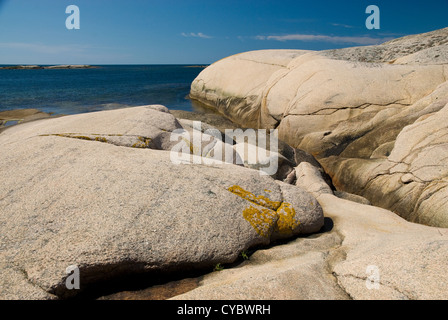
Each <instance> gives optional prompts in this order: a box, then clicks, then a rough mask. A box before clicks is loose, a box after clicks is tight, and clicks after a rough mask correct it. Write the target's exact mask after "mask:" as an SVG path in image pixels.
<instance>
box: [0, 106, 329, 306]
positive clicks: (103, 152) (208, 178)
mask: <svg viewBox="0 0 448 320" xmlns="http://www.w3.org/2000/svg"><path fill="white" fill-rule="evenodd" d="M179 129H182V127H181V126H180V123H179V122H178V121H177V120H176V119H175V118H174V117H173V116H172V115H171V114H170V113H169V112H168V109H166V108H165V107H163V106H143V107H135V108H127V109H118V110H110V111H102V112H96V113H89V114H80V115H72V116H66V117H62V118H55V119H46V120H39V121H34V122H30V123H25V124H21V125H18V126H14V127H11V128H9V129H8V130H6V131H4V132H2V133H1V134H0V146H1V147H0V148H1V150H2V157H1V158H0V167H1V168H2V183H1V184H0V207H1V208H2V210H1V214H0V261H1V262H0V270H1V272H0V274H1V276H0V286H1V288H2V290H1V292H0V298H1V299H57V298H67V297H71V296H75V295H78V294H79V293H81V292H88V291H89V290H91V289H92V288H93V287H95V286H100V285H101V283H103V282H105V281H114V280H116V279H120V278H123V277H127V276H130V275H133V276H145V277H151V276H153V277H157V276H159V275H160V274H175V273H176V272H180V271H183V270H207V269H208V270H211V269H213V267H214V266H215V265H216V264H218V263H223V264H225V263H232V262H233V261H235V260H236V259H237V258H238V255H239V254H240V252H241V251H243V250H247V249H248V248H251V247H254V246H259V245H267V244H269V243H271V242H272V241H274V240H278V239H285V238H288V237H293V236H297V235H298V234H307V233H313V232H317V231H318V230H319V229H320V228H321V227H322V226H323V214H322V209H321V207H320V205H319V204H318V202H317V201H316V199H315V198H314V197H312V196H311V195H310V194H309V193H307V192H306V191H304V190H302V189H300V188H299V187H296V186H291V185H287V184H283V183H281V182H279V181H276V180H274V179H273V178H271V177H269V176H266V175H260V173H259V171H257V170H252V169H248V168H244V167H242V166H235V165H232V164H224V163H222V164H214V165H201V164H194V163H186V164H174V163H173V162H172V161H171V159H170V148H171V146H172V145H170V144H169V143H168V142H170V139H169V137H168V135H170V133H171V132H173V131H175V130H179ZM69 267H78V270H79V274H80V290H76V289H72V290H70V289H69V288H68V287H67V285H66V281H67V280H68V279H69V273H68V272H67V268H69ZM70 270H71V269H70Z"/></svg>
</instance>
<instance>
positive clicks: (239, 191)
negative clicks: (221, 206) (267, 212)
mask: <svg viewBox="0 0 448 320" xmlns="http://www.w3.org/2000/svg"><path fill="white" fill-rule="evenodd" d="M228 190H229V191H230V192H232V193H233V194H236V195H237V196H239V197H241V198H243V199H245V200H247V201H250V202H252V203H255V204H258V205H259V206H262V207H266V208H268V209H271V210H274V211H276V210H277V209H278V208H279V207H280V205H281V202H280V201H272V200H270V199H269V198H268V197H265V196H255V195H254V194H253V193H252V192H249V191H246V190H244V189H243V188H241V187H240V186H232V187H230V188H229V189H228Z"/></svg>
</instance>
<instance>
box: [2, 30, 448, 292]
mask: <svg viewBox="0 0 448 320" xmlns="http://www.w3.org/2000/svg"><path fill="white" fill-rule="evenodd" d="M447 37H448V28H447V29H443V30H438V31H435V32H433V33H429V34H423V35H416V36H411V37H406V38H403V39H401V40H400V39H397V40H394V41H392V42H390V43H386V44H384V45H380V46H372V47H363V48H349V49H341V51H338V50H336V51H331V52H320V53H317V52H309V51H306V52H305V51H296V50H267V51H265V50H263V51H257V52H249V53H243V54H240V55H237V56H233V57H229V58H226V59H223V60H220V61H219V62H217V63H215V64H212V65H211V66H209V67H207V68H206V69H204V70H203V71H202V72H201V74H200V75H199V76H198V78H197V79H196V80H195V81H194V82H193V84H192V90H191V96H192V97H193V98H195V99H197V100H199V101H201V102H202V103H205V104H207V105H208V106H209V107H211V108H215V109H216V110H218V111H220V112H221V113H222V114H224V115H226V117H227V118H229V119H231V120H232V121H231V122H230V121H228V120H226V119H223V118H222V117H220V116H218V115H204V114H195V113H186V112H182V111H170V110H168V109H167V108H166V107H164V106H160V105H149V106H140V107H132V108H125V109H116V110H108V111H100V112H93V113H87V114H78V115H69V116H64V117H50V118H47V119H40V120H37V121H30V122H27V123H21V124H19V125H14V126H9V127H8V128H7V129H6V130H4V131H3V132H0V148H1V150H2V157H1V158H0V167H1V168H2V170H3V173H2V183H1V184H0V206H1V207H2V208H3V209H2V212H1V214H0V287H1V288H2V290H1V292H0V299H36V300H44V299H70V298H77V297H79V298H82V297H88V298H100V299H109V300H113V299H117V300H124V299H173V300H178V299H182V300H189V299H195V300H211V299H219V300H229V299H231V300H233V299H238V300H239V299H241V300H263V299H264V300H317V299H320V300H352V299H354V300H369V299H384V300H407V299H411V300H433V299H440V300H446V299H448V291H447V290H446V288H447V284H448V272H447V270H446V262H447V261H448V229H447V225H446V221H448V217H447V216H448V215H447V213H446V206H445V205H444V204H445V203H446V199H447V197H446V191H445V190H446V188H445V185H446V184H447V172H448V166H447V165H446V161H445V159H446V158H447V155H448V149H447V146H448V142H447V141H446V137H448V135H447V134H446V130H447V123H448V122H447V121H446V120H447V117H446V115H447V112H446V111H447V110H448V95H447V93H448V91H447V79H448V68H447V64H448V59H447V60H444V59H445V58H444V57H448V55H447V51H446V48H445V47H444V46H445V45H446V44H445V42H444V41H445V39H447ZM416 41H417V42H419V43H423V44H425V45H423V46H419V50H417V49H416V46H415V42H416ZM436 55H437V57H435V56H436ZM441 55H442V57H441ZM362 57H364V58H363V59H365V61H360V59H361V58H362ZM390 59H393V60H390ZM433 59H435V60H433ZM383 60H384V61H383ZM367 61H369V62H367ZM431 61H435V63H431ZM30 114H31V115H32V114H33V112H30ZM34 114H36V112H35V111H34ZM14 117H15V118H18V117H17V115H14V116H11V115H10V119H12V118H14ZM4 118H5V117H4ZM238 127H243V128H254V129H258V128H263V129H265V128H267V129H274V128H276V129H278V134H279V137H280V139H279V140H278V143H276V142H277V140H276V139H272V137H275V136H273V135H270V136H263V137H265V138H266V139H267V141H269V143H267V144H266V143H261V142H263V141H262V140H261V139H257V140H251V139H249V138H247V140H245V139H244V135H245V134H247V133H248V132H252V131H243V130H240V131H238V130H237V129H238ZM225 129H231V131H226V130H225ZM253 132H258V133H259V132H263V131H257V130H253ZM229 135H230V136H231V139H229ZM259 137H261V136H259ZM264 142H266V141H264ZM173 150H175V151H173ZM247 151H248V152H249V153H247ZM255 154H256V155H257V157H256V161H255V162H252V161H251V158H250V156H249V155H255ZM217 155H230V157H221V158H220V159H221V160H222V161H214V160H216V159H218V158H216V156H217ZM212 160H213V161H212ZM272 163H275V164H276V165H277V170H276V171H275V172H270V171H264V169H265V168H266V167H267V166H270V165H271V164H272ZM267 172H268V173H267ZM397 199H398V200H397ZM388 208H389V209H388ZM417 222H418V223H417ZM69 269H70V270H78V272H79V277H80V283H81V287H80V288H73V287H71V286H70V285H68V284H67V283H68V282H67V281H69V279H71V277H72V276H73V275H74V274H73V275H72V274H70V272H67V270H69ZM136 284H137V285H136ZM138 284H140V285H138Z"/></svg>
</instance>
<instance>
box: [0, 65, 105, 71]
mask: <svg viewBox="0 0 448 320" xmlns="http://www.w3.org/2000/svg"><path fill="white" fill-rule="evenodd" d="M96 68H99V67H98V66H91V65H74V64H67V65H54V66H41V65H15V66H5V67H0V70H38V69H39V70H41V69H96Z"/></svg>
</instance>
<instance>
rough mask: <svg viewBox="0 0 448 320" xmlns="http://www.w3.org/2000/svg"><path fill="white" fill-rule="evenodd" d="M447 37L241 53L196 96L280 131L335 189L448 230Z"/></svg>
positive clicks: (205, 77)
mask: <svg viewBox="0 0 448 320" xmlns="http://www.w3.org/2000/svg"><path fill="white" fill-rule="evenodd" d="M447 39H448V28H445V29H441V30H436V31H433V32H429V33H424V34H418V35H411V36H407V37H403V38H399V39H395V40H392V41H389V42H387V43H384V44H382V45H377V46H366V47H357V48H346V49H337V50H328V51H321V52H317V51H316V52H312V51H300V50H260V51H254V52H246V53H241V54H238V55H234V56H231V57H228V58H226V59H222V60H220V61H218V62H216V63H214V64H212V65H211V66H209V67H208V68H206V69H204V70H203V71H202V72H201V74H199V76H198V77H197V78H196V79H195V81H194V82H193V83H192V86H191V93H190V96H191V97H192V98H194V99H197V100H199V101H201V102H203V103H205V104H208V105H209V106H212V107H214V108H216V109H217V110H218V111H220V112H221V113H222V114H223V115H225V116H227V117H228V118H230V119H232V120H233V121H235V122H237V123H240V124H241V125H243V126H249V127H259V128H268V129H274V128H275V129H278V134H279V137H280V139H282V140H283V141H285V142H286V143H288V144H289V145H291V146H292V147H294V148H298V149H302V150H305V151H307V152H308V153H310V154H312V155H313V156H314V157H315V158H316V159H317V160H318V161H319V162H320V163H321V165H322V166H323V168H324V169H325V171H326V172H327V173H328V174H329V175H330V176H331V178H332V180H333V184H334V186H335V187H336V189H338V190H339V191H346V192H349V193H352V194H356V195H359V196H362V197H364V198H366V199H367V200H368V201H370V202H371V203H372V204H373V205H375V206H378V207H382V208H385V209H388V210H391V211H393V212H395V213H397V214H398V215H400V216H402V217H404V218H406V219H408V220H409V221H412V222H418V223H422V224H426V225H431V226H437V227H444V228H446V227H448V206H447V205H446V204H447V200H446V199H448V189H447V188H446V186H447V180H446V179H447V173H448V169H447V168H448V166H447V162H446V159H447V152H448V135H447V134H446V129H447V123H448V122H447V121H446V119H447V117H446V114H447V112H446V110H447V103H448V81H447V80H448V52H447V48H448V47H447V42H448V40H447Z"/></svg>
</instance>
